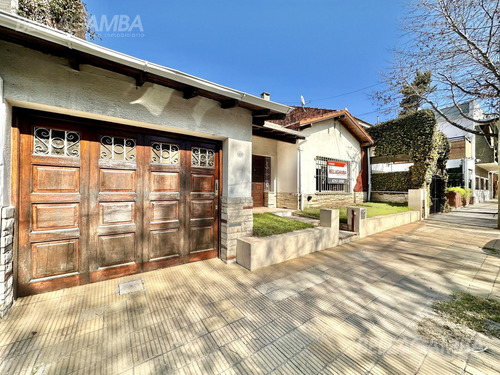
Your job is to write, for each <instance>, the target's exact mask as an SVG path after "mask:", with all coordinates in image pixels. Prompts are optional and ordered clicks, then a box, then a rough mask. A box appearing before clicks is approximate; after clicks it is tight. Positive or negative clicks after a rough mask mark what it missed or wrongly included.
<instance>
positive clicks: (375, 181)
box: [372, 172, 411, 192]
mask: <svg viewBox="0 0 500 375" xmlns="http://www.w3.org/2000/svg"><path fill="white" fill-rule="evenodd" d="M409 179H410V173H409V172H389V173H374V174H372V190H373V191H405V192H406V191H408V189H411V188H410V187H409V186H408V181H409Z"/></svg>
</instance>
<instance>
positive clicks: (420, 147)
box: [368, 110, 450, 195]
mask: <svg viewBox="0 0 500 375" xmlns="http://www.w3.org/2000/svg"><path fill="white" fill-rule="evenodd" d="M368 132H369V134H370V135H371V136H372V138H373V139H374V140H375V144H376V147H375V156H377V157H380V156H385V157H387V156H389V157H391V156H397V155H409V156H410V158H411V160H412V161H413V163H414V164H413V166H411V167H410V169H409V171H408V172H405V173H397V174H395V173H386V174H385V175H389V176H387V177H379V176H380V175H379V174H373V175H372V188H373V190H379V191H405V190H407V189H419V188H422V187H425V186H428V185H429V184H430V183H431V181H432V176H433V175H435V174H438V175H441V176H442V177H443V179H445V180H447V175H446V161H447V160H448V155H449V153H450V143H449V141H448V138H446V136H445V135H444V134H443V133H442V132H440V131H439V130H437V124H436V117H435V115H434V112H432V111H430V110H421V111H417V112H414V113H412V114H410V115H407V116H404V117H400V118H397V119H395V120H390V121H387V122H384V123H382V124H380V125H376V126H374V127H372V128H370V129H368ZM376 186H377V187H378V188H376ZM443 195H444V191H443Z"/></svg>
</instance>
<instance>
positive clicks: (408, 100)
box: [399, 69, 436, 117]
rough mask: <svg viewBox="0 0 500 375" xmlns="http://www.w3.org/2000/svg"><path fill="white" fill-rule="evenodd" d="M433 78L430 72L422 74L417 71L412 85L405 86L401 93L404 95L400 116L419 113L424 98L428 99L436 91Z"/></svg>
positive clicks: (400, 104)
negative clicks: (432, 83)
mask: <svg viewBox="0 0 500 375" xmlns="http://www.w3.org/2000/svg"><path fill="white" fill-rule="evenodd" d="M431 82H432V76H431V72H430V70H426V71H425V72H421V71H420V70H418V69H417V71H416V72H415V79H414V80H413V81H412V83H411V85H406V84H403V88H402V89H401V90H400V93H401V94H402V95H403V98H402V99H401V102H400V103H399V106H400V107H401V109H400V111H399V116H400V117H401V116H406V115H409V114H410V113H413V112H416V111H418V110H419V109H420V108H421V107H422V104H423V103H424V100H423V99H422V98H423V97H428V96H429V95H430V94H432V93H433V92H434V91H435V90H436V86H431Z"/></svg>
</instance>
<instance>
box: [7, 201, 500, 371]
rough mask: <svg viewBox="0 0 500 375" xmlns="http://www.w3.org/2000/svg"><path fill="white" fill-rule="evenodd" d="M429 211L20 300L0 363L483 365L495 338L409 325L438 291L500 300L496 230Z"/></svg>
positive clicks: (45, 366)
mask: <svg viewBox="0 0 500 375" xmlns="http://www.w3.org/2000/svg"><path fill="white" fill-rule="evenodd" d="M467 210H469V209H464V210H462V215H466V216H467ZM470 210H474V211H478V212H490V211H491V212H493V211H495V207H494V206H493V204H478V205H475V206H473V207H472V208H471V209H470ZM471 212H472V211H471ZM453 215H455V213H454V214H453ZM474 215H475V214H474ZM438 216H439V217H433V218H432V219H431V220H429V221H426V222H421V223H415V224H410V225H406V226H403V227H400V228H397V229H394V230H391V231H388V232H383V233H379V234H377V235H374V236H371V237H369V238H366V239H363V240H359V241H355V242H351V243H349V244H346V245H343V246H339V247H336V248H333V249H330V250H326V251H322V252H319V253H314V254H311V255H309V256H306V257H304V258H300V259H295V260H292V261H289V262H286V263H282V264H279V265H276V266H272V267H268V268H264V269H261V270H258V271H256V272H253V273H250V272H248V271H246V270H245V269H243V268H241V267H239V266H237V265H229V266H228V265H225V264H224V263H222V262H221V261H219V260H211V261H205V262H199V263H194V264H189V265H185V266H180V267H174V268H170V269H165V270H159V271H154V272H149V273H145V274H142V275H135V276H131V277H126V278H122V279H115V280H110V281H106V282H101V283H96V284H91V285H87V286H83V287H77V288H72V289H66V290H63V291H58V292H53V293H46V294H42V295H39V296H32V297H28V298H23V299H20V300H18V301H17V302H16V304H15V306H14V308H13V309H12V311H11V313H10V314H9V315H8V316H7V317H6V318H5V319H4V320H2V321H0V374H2V375H8V374H18V373H19V374H38V375H40V374H150V373H152V374H169V373H175V374H283V375H285V374H286V375H289V374H318V373H322V374H348V373H349V374H358V373H359V374H363V373H371V374H386V373H391V374H413V373H419V374H439V375H442V374H462V373H464V372H466V373H471V374H479V373H485V374H492V373H497V372H498V371H499V370H500V340H497V339H488V338H484V339H483V341H482V344H483V345H485V346H487V347H488V350H486V351H484V352H480V353H470V352H467V351H466V350H464V351H461V352H458V353H450V352H446V351H439V350H437V349H435V348H431V347H429V346H427V345H426V344H425V343H424V342H422V341H421V339H420V337H419V335H418V333H417V332H416V324H417V322H418V321H419V320H420V319H421V318H422V317H424V316H426V315H427V314H430V313H431V309H430V306H429V304H430V302H431V301H432V300H433V299H435V298H445V297H446V296H447V295H449V293H451V292H452V291H456V290H463V291H466V290H467V291H470V292H471V293H474V294H479V295H484V296H495V297H497V298H500V279H499V269H500V257H499V256H498V255H490V254H492V253H491V251H487V250H483V246H486V245H488V246H487V247H492V246H495V244H496V243H497V242H496V241H497V240H499V239H500V231H497V230H493V229H490V228H488V225H487V226H486V227H484V226H483V227H477V226H476V227H468V226H467V225H465V224H466V223H465V222H463V219H462V220H458V221H456V222H450V221H449V220H447V219H446V218H447V217H449V216H446V215H438ZM491 220H496V218H494V219H493V218H490V221H491ZM499 243H500V241H499ZM140 279H142V280H144V288H145V290H144V291H138V292H135V293H130V294H125V295H122V296H120V295H119V294H117V287H118V284H119V283H121V282H124V281H130V280H140ZM138 286H139V287H141V286H142V285H141V284H140V283H139V285H138Z"/></svg>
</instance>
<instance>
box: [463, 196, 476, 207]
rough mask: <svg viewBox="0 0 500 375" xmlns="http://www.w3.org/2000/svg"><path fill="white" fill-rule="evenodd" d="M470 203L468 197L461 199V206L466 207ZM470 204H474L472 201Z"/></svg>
mask: <svg viewBox="0 0 500 375" xmlns="http://www.w3.org/2000/svg"><path fill="white" fill-rule="evenodd" d="M469 202H470V197H463V198H462V206H464V207H465V206H468V205H469ZM470 203H471V204H474V201H472V202H470Z"/></svg>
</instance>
